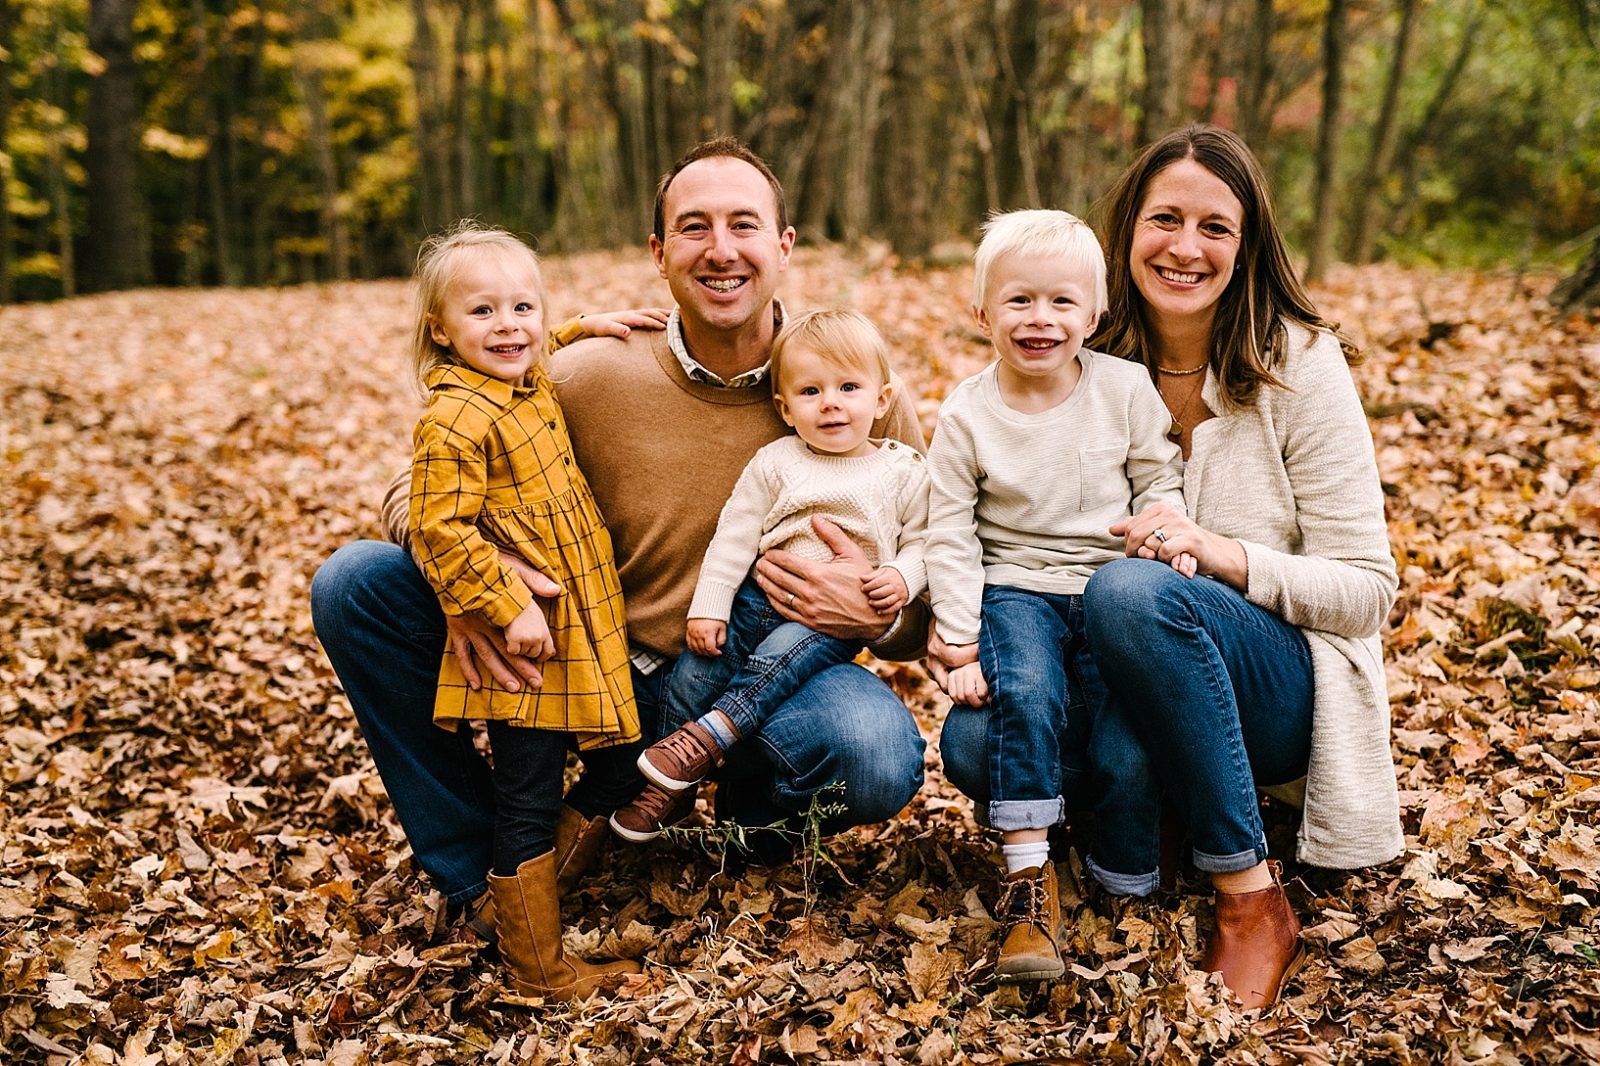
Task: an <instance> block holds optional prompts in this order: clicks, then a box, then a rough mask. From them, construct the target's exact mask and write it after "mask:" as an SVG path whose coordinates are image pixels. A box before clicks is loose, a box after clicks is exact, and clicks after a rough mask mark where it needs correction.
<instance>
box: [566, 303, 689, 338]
mask: <svg viewBox="0 0 1600 1066" xmlns="http://www.w3.org/2000/svg"><path fill="white" fill-rule="evenodd" d="M671 314H672V312H671V311H669V310H668V309H667V308H665V307H640V308H637V309H634V310H627V311H601V312H599V313H597V314H586V315H584V316H583V318H581V319H580V320H579V325H581V326H582V327H583V333H584V336H586V337H626V336H627V335H628V334H629V333H631V332H633V331H634V330H636V329H666V328H667V318H668V316H670V315H671Z"/></svg>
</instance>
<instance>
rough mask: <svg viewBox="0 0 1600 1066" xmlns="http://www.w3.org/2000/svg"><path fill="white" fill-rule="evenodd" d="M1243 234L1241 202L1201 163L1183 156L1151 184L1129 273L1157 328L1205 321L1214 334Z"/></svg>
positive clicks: (1136, 226)
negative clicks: (1218, 311)
mask: <svg viewBox="0 0 1600 1066" xmlns="http://www.w3.org/2000/svg"><path fill="white" fill-rule="evenodd" d="M1243 232H1244V207H1243V206H1242V205H1241V204H1240V203H1239V198H1238V197H1237V196H1235V195H1233V190H1232V189H1229V188H1228V186H1227V184H1226V183H1225V182H1224V181H1223V180H1222V179H1221V178H1219V177H1217V176H1216V175H1215V174H1213V173H1212V172H1211V171H1209V170H1207V169H1206V168H1205V167H1203V166H1201V165H1200V164H1199V163H1197V162H1195V160H1193V159H1180V160H1178V161H1177V162H1176V163H1173V164H1172V165H1171V166H1169V167H1167V168H1166V169H1165V170H1163V171H1161V172H1160V173H1159V174H1157V175H1156V176H1155V177H1154V178H1152V179H1151V180H1150V185H1149V188H1147V189H1146V190H1145V197H1144V203H1143V204H1141V205H1140V207H1139V214H1138V217H1137V218H1135V219H1134V222H1133V245H1132V247H1131V248H1130V249H1129V254H1128V269H1129V271H1130V272H1131V273H1132V275H1133V284H1134V286H1135V287H1136V288H1137V289H1138V290H1139V294H1140V295H1141V296H1143V297H1144V300H1145V304H1146V306H1147V307H1148V308H1149V310H1150V314H1151V318H1152V324H1154V325H1155V326H1157V327H1158V328H1159V327H1160V326H1162V325H1163V324H1166V325H1178V324H1181V323H1185V322H1193V321H1196V320H1198V321H1199V322H1200V323H1202V324H1203V325H1204V326H1205V327H1206V328H1208V329H1209V327H1210V325H1211V322H1212V320H1213V319H1214V318H1215V317H1216V313H1217V302H1218V301H1219V300H1221V299H1222V294H1223V292H1224V291H1226V290H1227V288H1228V282H1229V281H1231V280H1232V279H1233V271H1234V267H1235V266H1236V265H1237V260H1238V256H1239V239H1240V236H1241V234H1242V233H1243Z"/></svg>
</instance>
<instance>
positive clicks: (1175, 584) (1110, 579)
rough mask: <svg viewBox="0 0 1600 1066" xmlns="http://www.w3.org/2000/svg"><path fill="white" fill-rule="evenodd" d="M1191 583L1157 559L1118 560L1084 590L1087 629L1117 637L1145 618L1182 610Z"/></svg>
mask: <svg viewBox="0 0 1600 1066" xmlns="http://www.w3.org/2000/svg"><path fill="white" fill-rule="evenodd" d="M1190 580H1191V579H1189V578H1186V577H1184V576H1183V575H1182V574H1179V573H1178V572H1177V571H1176V570H1174V569H1172V567H1170V566H1168V565H1167V564H1165V563H1160V562H1156V561H1155V560H1154V559H1115V560H1113V561H1112V562H1109V563H1107V564H1106V565H1105V566H1102V567H1101V568H1100V569H1099V570H1096V571H1095V573H1094V576H1093V577H1091V578H1089V584H1088V585H1087V586H1086V587H1085V588H1084V590H1083V609H1084V614H1085V615H1086V618H1085V628H1087V629H1088V631H1089V632H1090V633H1091V634H1095V635H1112V636H1114V635H1115V634H1116V633H1117V632H1118V631H1120V630H1121V629H1122V628H1123V627H1125V626H1130V625H1138V624H1139V622H1140V621H1141V620H1142V619H1145V618H1149V617H1152V616H1158V615H1162V614H1165V613H1167V612H1169V611H1171V610H1173V609H1174V608H1178V609H1180V610H1181V609H1183V603H1184V600H1185V597H1184V592H1185V591H1186V589H1187V587H1188V586H1189V582H1190Z"/></svg>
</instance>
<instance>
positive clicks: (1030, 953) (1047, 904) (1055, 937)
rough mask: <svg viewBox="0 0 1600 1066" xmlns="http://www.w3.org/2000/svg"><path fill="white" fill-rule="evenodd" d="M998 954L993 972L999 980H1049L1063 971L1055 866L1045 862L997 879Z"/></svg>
mask: <svg viewBox="0 0 1600 1066" xmlns="http://www.w3.org/2000/svg"><path fill="white" fill-rule="evenodd" d="M996 911H997V916H998V917H999V919H1000V923H1001V924H1000V937H1001V940H1000V957H999V958H998V959H996V960H995V964H994V975H995V978H996V979H997V980H1000V981H1008V982H1009V981H1049V980H1053V979H1054V978H1057V977H1060V976H1061V975H1062V974H1063V973H1065V972H1066V965H1065V964H1064V963H1063V962H1062V961H1061V949H1060V947H1059V945H1058V941H1059V939H1060V936H1061V893H1060V892H1059V891H1058V890H1057V888H1056V868H1055V866H1054V864H1052V863H1049V862H1046V863H1045V864H1044V865H1043V866H1031V867H1029V868H1028V869H1026V870H1018V871H1017V872H1016V873H1014V874H1008V875H1007V876H1006V877H1005V879H1004V880H1003V881H1001V882H1000V904H999V906H998V907H997V908H996Z"/></svg>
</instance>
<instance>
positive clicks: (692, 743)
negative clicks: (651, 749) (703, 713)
mask: <svg viewBox="0 0 1600 1066" xmlns="http://www.w3.org/2000/svg"><path fill="white" fill-rule="evenodd" d="M657 748H658V750H660V751H662V752H664V753H665V754H667V755H670V756H671V757H672V758H674V759H677V760H678V761H679V762H680V763H683V764H686V765H687V764H693V763H698V762H700V761H702V760H704V759H708V758H709V759H710V760H711V762H712V764H713V765H715V766H721V765H722V749H721V748H719V747H717V745H716V744H715V743H714V742H712V741H709V740H705V739H703V738H701V737H700V736H699V735H698V734H696V733H695V732H694V731H693V730H692V729H690V728H689V727H688V726H684V727H683V728H682V729H675V730H673V731H672V732H671V733H669V734H667V736H666V737H665V738H663V739H662V741H661V742H660V743H659V744H658V745H657Z"/></svg>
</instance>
